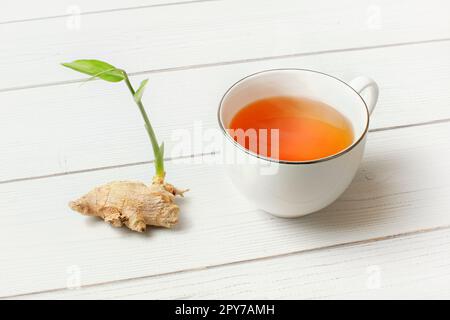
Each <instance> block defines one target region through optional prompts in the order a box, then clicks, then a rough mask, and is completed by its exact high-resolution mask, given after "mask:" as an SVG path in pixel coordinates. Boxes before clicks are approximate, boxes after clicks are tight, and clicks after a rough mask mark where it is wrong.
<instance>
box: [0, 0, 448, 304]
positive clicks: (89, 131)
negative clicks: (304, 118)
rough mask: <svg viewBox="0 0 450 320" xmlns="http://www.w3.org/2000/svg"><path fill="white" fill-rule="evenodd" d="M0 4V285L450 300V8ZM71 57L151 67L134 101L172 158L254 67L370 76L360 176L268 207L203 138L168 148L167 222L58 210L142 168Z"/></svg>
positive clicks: (139, 145)
mask: <svg viewBox="0 0 450 320" xmlns="http://www.w3.org/2000/svg"><path fill="white" fill-rule="evenodd" d="M5 3H6V4H5ZM0 6H1V9H0V39H1V44H0V73H1V75H2V76H1V77H0V108H1V116H0V151H1V157H0V221H1V224H2V228H1V232H0V249H1V250H0V252H1V255H0V297H2V298H154V299H163V298H181V299H182V298H193V299H195V298H288V299H298V298H308V299H309V298H450V91H449V88H450V23H449V20H448V16H449V12H450V2H449V1H447V0H428V1H419V0H408V1H390V0H364V1H361V0H358V1H356V0H354V1H350V0H345V1H325V0H314V1H306V0H301V1H300V0H282V1H281V0H280V1H268V0H267V1H266V0H244V1H242V0H240V1H237V0H236V1H235V0H216V1H214V0H194V1H182V0H130V1H126V2H125V1H118V0H96V1H92V0H74V1H72V0H58V1H56V0H42V1H22V0H14V1H12V0H11V1H10V0H6V1H5V0H3V1H2V4H1V5H0ZM5 7H6V9H5ZM80 58H98V59H103V60H106V61H109V62H111V63H113V64H115V65H117V66H120V67H123V68H125V69H126V70H128V71H129V72H130V73H131V74H132V80H133V82H135V83H137V82H138V81H140V80H142V79H144V78H146V77H148V78H150V85H149V90H148V92H147V93H146V96H145V101H146V105H147V108H148V110H149V112H150V114H151V118H152V120H153V122H154V126H155V130H156V131H157V133H158V136H159V138H160V139H161V140H164V141H166V145H167V146H166V148H167V149H168V150H170V148H171V146H172V147H173V145H174V141H173V132H174V130H176V129H180V128H183V129H187V130H192V128H193V126H194V124H195V123H201V124H202V126H203V127H204V128H214V127H216V110H217V105H218V102H219V100H220V97H221V96H222V94H223V92H224V91H225V90H226V89H227V88H228V87H229V86H230V85H231V84H232V83H233V82H235V81H236V80H238V79H240V78H241V77H243V76H245V75H247V74H250V73H253V72H256V71H260V70H264V69H269V68H281V67H298V68H309V69H315V70H321V71H324V72H327V73H330V74H332V75H335V76H337V77H340V78H342V79H347V80H348V79H351V78H352V77H354V76H356V75H359V74H365V75H368V76H370V77H373V78H374V79H375V80H376V81H377V82H378V83H379V85H380V90H381V96H380V100H379V104H378V106H377V108H376V111H375V113H374V115H373V119H372V122H371V128H370V133H369V137H368V145H367V152H366V156H365V158H364V162H363V164H362V166H361V169H360V170H359V172H358V174H357V176H356V178H355V180H354V181H353V183H352V185H351V186H350V188H349V189H348V190H347V191H346V193H345V194H344V195H343V196H342V197H341V198H340V199H339V200H338V201H337V202H336V203H334V204H333V205H332V206H330V207H329V208H327V209H325V210H323V211H322V212H319V213H316V214H313V215H310V216H307V217H304V218H300V219H296V220H283V219H277V218H274V217H272V216H270V215H268V214H265V213H263V212H261V211H259V210H257V209H256V207H255V206H254V205H252V204H250V203H249V202H247V200H246V199H245V198H243V197H242V196H241V195H240V194H239V193H238V192H237V191H236V190H235V189H234V187H233V186H232V185H231V183H230V181H229V180H228V178H227V177H226V175H225V174H224V172H223V169H222V167H221V166H220V165H213V164H210V165H205V164H201V161H193V160H195V159H198V160H208V159H207V158H208V157H212V156H211V155H210V152H211V150H209V151H207V150H205V149H203V148H202V147H200V149H199V150H193V151H192V154H185V156H191V155H192V158H191V159H190V161H180V160H179V159H177V158H176V157H175V158H171V157H168V159H167V160H166V162H167V171H168V175H169V176H168V180H170V181H171V182H173V183H174V184H176V185H178V186H180V187H184V186H186V187H189V188H190V189H191V191H190V192H189V193H188V195H187V198H186V199H184V200H182V201H180V205H181V207H182V217H181V221H180V224H179V225H178V226H177V228H175V229H174V230H162V229H150V230H149V232H148V233H146V234H144V235H142V234H135V233H132V232H129V231H127V230H124V229H114V228H111V227H109V226H108V225H106V224H104V223H102V222H100V221H97V220H95V219H90V218H86V217H83V216H80V215H79V214H76V213H74V212H72V211H71V210H70V209H69V208H68V206H67V202H68V201H69V200H71V199H73V198H76V197H77V196H79V195H81V194H83V193H85V192H86V191H88V190H89V189H90V188H92V187H93V186H95V185H98V184H101V183H104V182H107V181H111V180H118V179H137V180H143V181H150V179H151V177H152V173H153V167H152V164H151V163H150V161H152V155H151V149H150V145H149V143H148V141H147V137H146V135H145V132H144V129H143V127H142V120H141V119H140V116H139V114H138V112H137V109H136V108H135V106H134V105H133V103H132V101H131V98H130V96H129V94H128V93H127V91H126V88H125V87H124V86H123V84H117V85H113V84H108V83H105V82H102V81H92V82H90V83H89V84H86V85H83V86H81V87H80V83H81V82H82V80H84V79H85V77H83V76H82V75H81V74H77V73H75V72H71V71H69V70H67V69H64V68H62V67H61V66H60V65H59V63H60V62H65V61H71V60H74V59H80ZM213 151H214V150H213ZM80 286H81V287H80Z"/></svg>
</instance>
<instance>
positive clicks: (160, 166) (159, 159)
mask: <svg viewBox="0 0 450 320" xmlns="http://www.w3.org/2000/svg"><path fill="white" fill-rule="evenodd" d="M120 71H122V72H123V75H124V77H125V83H126V84H127V87H128V89H129V90H130V92H131V95H132V96H133V98H134V95H135V93H136V91H135V90H134V88H133V86H132V85H131V82H130V79H129V78H128V74H127V73H126V72H125V71H124V70H120ZM136 104H137V106H138V107H139V111H140V112H141V115H142V118H144V122H145V129H146V130H147V133H148V136H149V138H150V142H151V143H152V147H153V154H154V156H155V170H156V175H157V176H158V177H160V178H163V179H164V175H165V172H164V155H163V154H162V152H161V149H160V147H159V144H158V140H157V139H156V135H155V131H154V130H153V127H152V125H151V124H150V120H149V119H148V115H147V112H146V111H145V108H144V105H143V104H142V102H140V101H139V102H136Z"/></svg>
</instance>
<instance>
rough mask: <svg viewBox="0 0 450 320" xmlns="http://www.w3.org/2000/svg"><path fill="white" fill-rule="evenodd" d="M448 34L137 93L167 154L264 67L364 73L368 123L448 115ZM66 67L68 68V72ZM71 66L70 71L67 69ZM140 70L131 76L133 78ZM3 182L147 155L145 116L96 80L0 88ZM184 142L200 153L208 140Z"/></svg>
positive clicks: (175, 81)
mask: <svg viewBox="0 0 450 320" xmlns="http://www.w3.org/2000/svg"><path fill="white" fill-rule="evenodd" d="M449 56H450V41H449V42H442V43H429V44H420V45H411V46H400V47H391V48H380V49H373V50H362V51H351V52H339V53H329V54H323V55H313V56H304V57H296V58H289V59H275V60H268V61H258V62H252V63H244V64H236V65H225V66H216V67H208V68H200V69H193V70H182V71H176V72H161V73H155V74H150V75H145V76H148V77H150V83H149V89H148V91H147V93H146V96H145V97H144V102H145V105H146V106H147V108H148V109H149V113H150V117H151V118H152V120H153V122H154V126H155V129H156V131H157V133H158V136H159V137H160V138H161V139H162V140H164V141H165V142H166V154H167V155H168V156H176V155H179V153H177V152H176V150H174V149H173V146H174V145H175V144H176V143H177V142H178V139H177V136H176V135H175V133H176V132H175V131H176V130H177V129H186V130H189V131H190V132H193V131H194V129H193V128H194V125H195V124H201V125H202V126H203V128H204V129H209V128H216V127H217V124H216V123H217V119H216V110H217V106H218V103H219V100H220V98H221V96H222V94H223V93H224V92H225V91H226V89H227V88H228V87H229V86H230V85H231V84H232V83H233V82H235V81H236V80H238V79H240V78H241V77H243V76H245V75H247V74H250V73H253V72H257V71H260V70H264V69H268V68H281V67H294V68H295V67H300V68H310V69H316V70H322V71H324V72H329V73H330V74H333V75H336V76H339V77H341V78H343V79H351V78H352V77H354V76H356V75H358V74H366V75H369V76H371V77H373V78H374V79H376V80H377V81H378V83H379V85H380V88H381V96H380V100H379V104H378V106H377V109H376V110H375V113H374V115H373V119H372V120H373V121H372V123H371V128H372V129H376V128H383V127H390V126H397V125H407V124H414V123H420V122H426V121H434V120H440V119H445V118H450V108H449V107H448V106H449V103H450V92H449V91H448V90H447V89H448V88H449V87H450V60H449V59H448V57H449ZM68 72H69V71H68ZM69 73H70V72H69ZM143 77H144V76H139V77H135V78H134V79H133V80H134V81H135V82H136V83H138V81H139V80H141V79H143ZM0 101H1V105H2V108H3V110H5V111H4V112H3V113H2V116H1V117H0V137H1V139H0V149H1V152H2V157H1V158H0V181H5V180H10V179H16V178H24V177H29V176H40V175H47V174H53V173H60V172H67V171H74V170H83V169H90V168H95V167H102V166H111V165H118V164H125V163H133V162H140V161H145V160H150V159H152V154H151V149H150V146H149V142H148V139H147V136H146V134H145V132H144V129H143V126H142V120H141V119H140V116H139V114H138V111H137V109H136V107H135V106H134V104H133V102H132V99H131V97H130V95H129V93H128V92H127V90H126V88H125V87H124V85H123V84H109V83H104V82H100V81H93V82H90V83H88V84H86V85H83V86H81V87H80V86H79V84H70V85H61V86H56V87H47V88H35V89H29V90H23V91H15V92H3V93H0ZM204 142H205V143H203V144H202V143H200V144H199V148H195V149H194V148H192V149H190V150H186V151H185V153H186V154H187V155H189V154H192V153H197V154H198V153H201V152H204V151H207V150H205V149H206V147H207V146H208V143H206V141H204Z"/></svg>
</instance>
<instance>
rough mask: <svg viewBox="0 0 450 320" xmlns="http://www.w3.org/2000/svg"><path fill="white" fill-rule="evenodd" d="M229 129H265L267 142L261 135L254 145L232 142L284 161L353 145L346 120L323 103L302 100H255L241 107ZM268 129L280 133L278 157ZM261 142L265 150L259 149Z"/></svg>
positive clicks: (316, 156) (324, 154)
mask: <svg viewBox="0 0 450 320" xmlns="http://www.w3.org/2000/svg"><path fill="white" fill-rule="evenodd" d="M229 128H230V129H234V130H236V129H243V130H248V129H256V130H257V132H258V130H259V129H267V130H268V131H267V132H268V136H267V142H266V141H265V139H264V138H260V137H263V136H260V135H257V139H258V141H257V142H256V143H254V142H253V143H252V142H250V138H248V137H247V138H246V139H244V141H243V140H242V139H237V138H236V137H235V140H236V141H238V142H239V143H240V144H241V145H243V146H244V147H245V148H247V149H248V150H251V151H253V152H255V153H258V154H260V155H263V156H267V157H272V158H276V159H280V160H286V161H309V160H316V159H320V158H324V157H328V156H331V155H333V154H336V153H339V152H340V151H342V150H344V149H345V148H347V147H348V146H350V145H351V144H352V142H353V129H352V125H351V123H350V122H349V121H348V119H347V118H345V117H344V116H343V115H342V114H341V113H339V112H338V111H337V110H336V109H334V108H332V107H330V106H328V105H326V104H324V103H321V102H317V101H313V100H309V99H305V98H295V97H271V98H266V99H261V100H257V101H255V102H253V103H251V104H249V105H247V106H245V107H244V108H242V109H241V110H240V111H239V112H238V113H237V114H236V115H235V116H234V118H233V119H232V121H231V123H230V126H229ZM271 129H278V130H279V131H278V133H279V140H278V156H277V153H276V152H272V151H271V148H272V143H271V133H270V130H271ZM247 132H249V131H247ZM249 136H250V135H249ZM274 137H276V136H274ZM260 139H262V140H260ZM260 143H261V145H263V146H264V145H267V147H266V148H265V147H262V148H261V147H258V145H259V144H260ZM265 149H266V150H265Z"/></svg>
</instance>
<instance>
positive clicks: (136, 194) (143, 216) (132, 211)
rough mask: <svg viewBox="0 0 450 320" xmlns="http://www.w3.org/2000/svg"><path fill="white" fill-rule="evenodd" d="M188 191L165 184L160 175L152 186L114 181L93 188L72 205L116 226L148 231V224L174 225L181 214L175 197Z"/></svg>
mask: <svg viewBox="0 0 450 320" xmlns="http://www.w3.org/2000/svg"><path fill="white" fill-rule="evenodd" d="M186 191H187V190H179V189H177V188H175V187H174V186H172V185H171V184H168V183H164V179H163V178H161V177H158V176H156V177H155V178H153V183H152V184H151V185H150V186H147V185H145V184H144V183H142V182H135V181H114V182H110V183H108V184H105V185H103V186H100V187H97V188H95V189H93V190H92V191H90V192H89V193H87V194H86V195H84V196H83V197H81V198H80V199H78V200H75V201H72V202H70V203H69V206H70V208H72V209H73V210H75V211H77V212H79V213H81V214H84V215H88V216H95V217H99V218H102V219H103V220H104V221H105V222H108V223H110V224H111V225H113V226H114V227H121V226H123V225H125V226H127V227H128V228H129V229H131V230H133V231H137V232H144V231H145V230H146V228H147V225H151V226H157V227H165V228H171V227H172V226H174V225H175V224H176V223H177V222H178V215H179V211H180V209H179V207H178V205H176V204H175V203H174V199H175V196H177V195H179V196H183V193H184V192H186Z"/></svg>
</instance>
